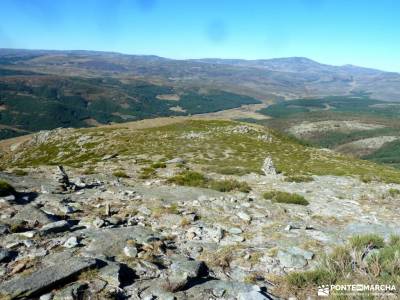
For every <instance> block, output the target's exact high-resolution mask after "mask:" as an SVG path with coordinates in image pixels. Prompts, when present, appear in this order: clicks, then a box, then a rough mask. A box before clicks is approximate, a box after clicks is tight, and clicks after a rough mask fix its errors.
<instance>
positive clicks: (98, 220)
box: [93, 217, 106, 228]
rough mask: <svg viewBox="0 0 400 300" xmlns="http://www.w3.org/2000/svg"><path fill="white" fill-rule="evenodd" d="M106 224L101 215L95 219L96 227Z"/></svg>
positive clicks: (94, 224)
mask: <svg viewBox="0 0 400 300" xmlns="http://www.w3.org/2000/svg"><path fill="white" fill-rule="evenodd" d="M104 225H106V222H105V221H104V220H102V219H100V218H99V217H97V218H96V219H95V220H94V221H93V226H94V228H101V227H104Z"/></svg>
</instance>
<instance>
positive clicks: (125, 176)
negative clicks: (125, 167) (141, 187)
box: [113, 170, 129, 178]
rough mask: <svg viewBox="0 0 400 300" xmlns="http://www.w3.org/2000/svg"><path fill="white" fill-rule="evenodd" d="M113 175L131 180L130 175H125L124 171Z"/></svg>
mask: <svg viewBox="0 0 400 300" xmlns="http://www.w3.org/2000/svg"><path fill="white" fill-rule="evenodd" d="M113 175H114V176H115V177H119V178H129V176H128V174H126V173H125V172H124V171H122V170H119V171H115V172H114V173H113Z"/></svg>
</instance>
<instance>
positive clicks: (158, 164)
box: [150, 162, 167, 169]
mask: <svg viewBox="0 0 400 300" xmlns="http://www.w3.org/2000/svg"><path fill="white" fill-rule="evenodd" d="M150 167H151V168H153V169H160V168H162V169H163V168H166V167H167V165H166V163H163V162H155V163H153V164H152V165H151V166H150Z"/></svg>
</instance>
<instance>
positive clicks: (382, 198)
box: [0, 118, 400, 300]
mask: <svg viewBox="0 0 400 300" xmlns="http://www.w3.org/2000/svg"><path fill="white" fill-rule="evenodd" d="M1 149H2V153H1V163H0V165H1V168H2V171H1V173H0V178H1V181H0V295H1V297H0V298H1V299H41V300H44V299H54V300H56V299H146V300H150V299H163V300H164V299H171V300H172V299H177V300H179V299H199V300H200V299H241V300H245V299H246V300H252V299H254V300H256V299H257V300H258V299H289V298H290V299H306V298H307V297H311V299H312V298H314V299H316V297H317V289H316V288H317V286H318V285H320V284H334V283H338V282H343V283H346V282H352V280H353V279H355V278H356V279H357V280H358V282H360V283H370V282H376V283H378V282H383V281H382V280H383V276H385V277H384V280H386V282H394V283H397V282H396V280H398V278H399V269H398V262H397V265H396V264H395V263H390V264H388V261H392V262H393V261H395V257H398V256H395V255H394V254H393V253H395V251H398V249H400V247H399V243H398V239H397V240H396V237H397V236H398V235H399V234H400V226H399V225H400V221H399V218H398V215H399V205H398V201H399V200H400V172H399V171H397V170H395V169H391V168H388V167H384V166H380V165H377V164H374V163H372V162H367V161H362V160H357V159H354V158H350V157H347V156H345V155H341V154H337V153H334V152H332V151H329V150H324V149H317V148H309V147H306V146H304V145H301V144H299V143H297V142H296V141H295V140H294V139H292V138H289V137H286V136H284V135H282V134H280V133H277V132H275V131H273V130H269V129H266V128H264V127H261V126H256V125H251V124H246V123H239V122H233V121H221V120H219V121H216V120H209V119H202V120H196V119H194V118H170V119H165V120H163V122H161V121H160V120H158V121H153V120H149V121H142V122H134V123H127V124H122V125H111V126H103V127H96V128H90V129H87V128H86V129H57V130H55V131H45V132H39V133H36V134H34V135H31V136H27V137H24V138H23V139H21V138H17V139H14V140H11V141H10V140H8V141H5V142H3V143H2V145H1ZM338 247H341V248H338ZM346 247H347V248H346ZM349 247H350V248H349ZM338 249H341V250H338ZM347 249H351V250H352V251H347ZM393 249H397V250H393ZM357 253H359V254H361V255H359V256H358V255H357ZM339 254H340V255H339ZM392 254H393V257H392ZM374 258H375V260H374ZM392 258H393V259H392ZM391 259H392V260H391ZM327 260H329V261H330V262H331V263H330V264H329V265H327V264H326V262H327ZM372 260H373V261H374V262H375V263H374V264H371V263H370V261H372ZM373 266H375V268H372V267H373ZM396 266H397V267H396ZM343 270H345V272H344V271H343ZM342 271H343V272H342ZM341 274H345V275H344V276H343V277H340V276H342V275H341ZM397 296H398V295H397Z"/></svg>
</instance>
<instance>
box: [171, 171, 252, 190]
mask: <svg viewBox="0 0 400 300" xmlns="http://www.w3.org/2000/svg"><path fill="white" fill-rule="evenodd" d="M168 182H170V183H174V184H177V185H183V186H193V187H202V188H209V189H213V190H216V191H220V192H230V191H240V192H243V193H248V192H250V190H251V188H250V186H249V185H248V184H247V183H246V182H239V181H237V180H234V179H227V180H214V179H210V178H207V177H206V176H204V175H203V174H201V173H198V172H194V171H184V172H182V173H180V174H178V175H176V176H174V177H172V178H170V179H168Z"/></svg>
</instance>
